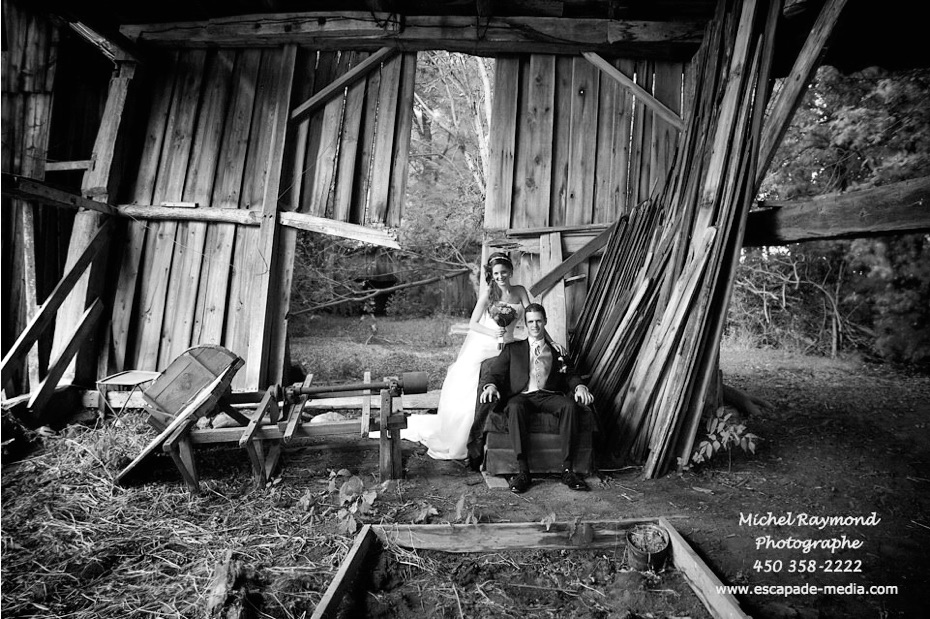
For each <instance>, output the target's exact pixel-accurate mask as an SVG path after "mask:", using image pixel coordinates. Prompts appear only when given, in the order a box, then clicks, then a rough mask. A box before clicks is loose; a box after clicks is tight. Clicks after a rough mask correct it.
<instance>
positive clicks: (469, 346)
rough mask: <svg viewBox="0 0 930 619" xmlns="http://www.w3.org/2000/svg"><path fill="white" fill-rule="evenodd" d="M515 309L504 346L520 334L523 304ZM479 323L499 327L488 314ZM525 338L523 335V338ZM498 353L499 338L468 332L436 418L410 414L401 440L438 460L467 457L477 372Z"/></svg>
mask: <svg viewBox="0 0 930 619" xmlns="http://www.w3.org/2000/svg"><path fill="white" fill-rule="evenodd" d="M507 305H510V306H511V307H513V308H514V310H516V313H517V318H516V320H514V321H513V322H512V323H510V325H509V326H508V327H507V331H506V333H505V334H504V343H505V344H506V343H508V342H512V341H514V338H515V335H514V334H515V332H518V333H520V334H523V333H522V332H523V331H524V327H523V305H522V304H520V303H508V304H507ZM479 323H480V324H482V325H484V326H486V327H489V328H491V329H497V328H499V327H498V326H497V324H496V323H495V322H494V320H493V319H492V318H491V317H490V316H489V315H488V313H487V312H484V314H483V315H482V316H481V320H480V321H479ZM524 336H525V335H524ZM499 352H500V349H499V348H498V338H497V337H492V336H490V335H485V334H483V333H478V332H476V331H469V332H468V335H466V336H465V341H464V342H463V343H462V348H461V349H460V350H459V356H458V358H457V359H456V360H455V363H453V364H452V365H451V366H449V370H448V372H447V373H446V379H445V381H443V383H442V392H441V393H440V395H439V408H438V410H437V413H436V414H435V415H410V416H409V417H408V418H407V428H406V429H404V430H401V438H404V439H407V440H410V441H414V442H418V443H422V444H424V445H426V446H427V447H429V451H428V452H427V455H429V456H430V457H431V458H435V459H437V460H463V459H465V457H466V456H467V455H468V453H467V443H468V434H469V432H471V425H472V422H473V421H474V419H475V403H476V401H477V397H478V373H479V372H480V370H481V362H482V361H484V360H485V359H489V358H491V357H496V356H497V354H498V353H499Z"/></svg>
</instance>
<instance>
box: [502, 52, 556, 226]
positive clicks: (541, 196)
mask: <svg viewBox="0 0 930 619" xmlns="http://www.w3.org/2000/svg"><path fill="white" fill-rule="evenodd" d="M526 98H527V109H526V115H525V116H524V117H523V119H522V122H521V127H520V140H521V144H520V146H521V148H525V149H526V156H525V157H521V158H520V160H521V162H522V164H523V165H522V167H521V168H520V169H518V170H517V173H516V182H515V186H514V206H513V215H512V220H513V226H514V227H515V228H524V227H525V228H539V227H544V226H548V225H549V194H550V190H551V187H550V185H551V182H552V139H553V135H552V124H553V109H552V107H553V104H554V101H555V56H551V55H547V54H534V55H533V56H531V57H530V66H529V84H528V90H527V92H526Z"/></svg>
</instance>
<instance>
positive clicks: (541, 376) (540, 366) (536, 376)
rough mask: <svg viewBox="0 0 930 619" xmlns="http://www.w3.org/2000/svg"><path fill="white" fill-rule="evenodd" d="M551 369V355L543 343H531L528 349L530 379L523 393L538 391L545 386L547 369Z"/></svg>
mask: <svg viewBox="0 0 930 619" xmlns="http://www.w3.org/2000/svg"><path fill="white" fill-rule="evenodd" d="M551 367H552V353H551V352H550V351H549V347H548V346H546V345H545V342H543V341H539V342H531V347H530V379H529V382H527V385H526V391H525V393H532V392H533V391H539V390H540V389H542V388H544V387H545V386H546V379H547V378H548V377H549V369H550V368H551Z"/></svg>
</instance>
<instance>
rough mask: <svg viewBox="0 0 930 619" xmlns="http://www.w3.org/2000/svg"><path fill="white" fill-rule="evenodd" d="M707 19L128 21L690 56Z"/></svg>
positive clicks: (229, 34) (158, 38)
mask: <svg viewBox="0 0 930 619" xmlns="http://www.w3.org/2000/svg"><path fill="white" fill-rule="evenodd" d="M704 24H705V22H704V21H702V20H693V21H674V22H673V21H619V20H611V19H597V18H584V19H572V20H566V19H563V18H557V17H482V18H478V19H476V18H475V17H467V16H452V15H427V16H424V15H406V16H401V15H398V14H396V13H386V12H381V13H379V12H353V11H346V12H327V13H277V14H258V15H239V16H233V17H225V18H221V19H212V20H208V21H197V22H183V23H181V22H176V23H163V24H132V25H124V26H122V28H121V29H120V31H121V32H122V33H123V34H124V35H125V36H126V37H127V38H129V39H130V40H133V41H137V42H139V43H151V44H157V45H169V46H172V47H178V46H207V45H224V46H250V47H254V46H269V45H274V46H277V45H282V44H285V43H297V44H299V45H304V46H311V47H316V48H319V49H345V50H374V49H378V48H381V47H385V46H387V47H393V48H396V49H400V50H404V51H418V50H429V49H445V50H449V51H460V52H468V53H472V54H478V55H492V54H499V53H552V54H556V53H571V54H577V53H579V52H580V51H597V52H601V53H608V54H610V53H613V54H624V53H625V54H627V55H629V54H631V53H635V54H636V55H637V56H640V57H647V56H654V57H663V58H668V59H678V60H688V59H690V58H691V56H692V55H693V54H694V52H695V51H696V50H697V47H698V45H700V42H701V40H702V38H703V35H704Z"/></svg>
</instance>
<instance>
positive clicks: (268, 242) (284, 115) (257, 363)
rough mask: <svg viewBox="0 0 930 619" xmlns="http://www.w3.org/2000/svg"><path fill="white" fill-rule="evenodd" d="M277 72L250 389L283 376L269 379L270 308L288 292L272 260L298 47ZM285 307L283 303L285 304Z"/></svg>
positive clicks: (256, 261)
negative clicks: (282, 284) (282, 287)
mask: <svg viewBox="0 0 930 619" xmlns="http://www.w3.org/2000/svg"><path fill="white" fill-rule="evenodd" d="M279 56H280V59H279V68H278V75H277V79H276V80H275V86H276V91H275V96H274V115H273V116H272V117H271V118H272V119H273V121H272V125H273V126H272V129H273V133H272V135H271V141H270V144H269V147H268V151H267V153H268V154H267V157H268V171H267V175H266V178H265V187H264V195H263V198H262V223H261V227H260V228H259V238H258V245H257V247H256V251H255V253H254V254H253V256H252V258H251V263H252V267H253V271H252V286H251V295H252V299H253V305H252V308H251V312H250V315H249V320H250V323H251V328H250V338H249V351H250V354H249V358H248V359H246V363H245V380H246V385H247V386H248V387H249V388H252V387H255V388H257V387H261V386H264V385H265V384H266V383H268V382H280V381H281V379H282V376H280V375H279V376H268V375H267V374H268V372H267V371H268V365H269V359H270V358H272V357H274V358H275V359H276V360H279V359H283V357H284V346H283V340H282V342H281V347H280V348H277V347H273V346H272V345H271V343H272V341H273V339H274V338H272V337H271V334H272V326H273V321H274V319H275V318H276V317H277V316H278V314H277V313H276V312H275V311H274V310H273V309H272V308H271V307H270V306H271V305H272V304H277V301H278V299H280V298H281V297H282V294H287V296H288V297H289V294H290V289H288V290H287V291H286V292H285V291H283V290H282V289H281V281H280V279H281V278H280V277H278V270H277V269H276V268H275V266H276V264H275V260H277V259H279V258H278V257H277V256H276V249H277V243H278V230H279V228H280V225H279V224H278V211H279V209H278V194H279V190H280V188H281V169H282V166H283V160H284V139H285V137H286V136H287V123H288V119H289V118H290V102H291V84H292V83H293V80H294V61H295V59H296V57H297V46H296V45H288V46H285V47H284V50H283V51H282V53H281V54H279ZM285 306H286V303H285ZM275 367H276V368H278V370H279V371H280V369H281V365H280V362H279V361H276V363H275Z"/></svg>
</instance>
